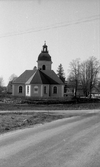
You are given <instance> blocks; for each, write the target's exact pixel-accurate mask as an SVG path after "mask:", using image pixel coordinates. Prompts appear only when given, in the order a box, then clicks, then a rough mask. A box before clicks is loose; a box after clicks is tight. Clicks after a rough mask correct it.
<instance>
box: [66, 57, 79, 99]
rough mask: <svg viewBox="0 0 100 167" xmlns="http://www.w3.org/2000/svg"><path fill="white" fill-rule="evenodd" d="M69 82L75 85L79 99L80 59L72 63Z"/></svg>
mask: <svg viewBox="0 0 100 167" xmlns="http://www.w3.org/2000/svg"><path fill="white" fill-rule="evenodd" d="M69 71H70V73H69V80H71V81H73V82H74V83H75V97H77V89H78V85H79V82H80V59H75V60H73V61H72V62H71V63H70V69H69Z"/></svg>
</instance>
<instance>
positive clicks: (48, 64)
mask: <svg viewBox="0 0 100 167" xmlns="http://www.w3.org/2000/svg"><path fill="white" fill-rule="evenodd" d="M51 64H52V62H51V61H38V69H42V66H43V65H45V67H46V70H51Z"/></svg>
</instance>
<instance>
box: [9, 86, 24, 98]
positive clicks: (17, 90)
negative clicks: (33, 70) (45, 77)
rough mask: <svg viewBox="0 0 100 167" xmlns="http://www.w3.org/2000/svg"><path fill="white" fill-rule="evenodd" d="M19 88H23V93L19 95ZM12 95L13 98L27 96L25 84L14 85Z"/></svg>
mask: <svg viewBox="0 0 100 167" xmlns="http://www.w3.org/2000/svg"><path fill="white" fill-rule="evenodd" d="M19 86H22V93H19ZM12 95H13V96H25V85H24V84H13V87H12Z"/></svg>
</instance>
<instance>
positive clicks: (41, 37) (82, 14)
mask: <svg viewBox="0 0 100 167" xmlns="http://www.w3.org/2000/svg"><path fill="white" fill-rule="evenodd" d="M44 41H46V44H47V45H48V50H49V54H50V55H51V57H52V61H53V65H52V69H53V70H54V71H55V72H56V70H57V68H58V66H59V64H60V63H61V64H62V65H63V68H64V71H65V74H66V76H67V74H68V69H69V64H70V62H71V61H72V60H73V59H76V58H80V59H81V60H82V61H83V60H85V59H87V58H89V57H90V56H95V57H96V58H97V59H100V0H0V77H3V79H4V83H5V85H7V83H8V80H9V77H10V76H11V74H13V73H14V74H16V75H17V76H19V75H20V74H21V73H22V72H24V71H25V70H30V69H33V67H34V66H37V62H36V61H37V58H38V55H39V54H40V52H41V49H42V46H43V44H44Z"/></svg>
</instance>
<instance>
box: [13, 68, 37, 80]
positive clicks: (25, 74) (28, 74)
mask: <svg viewBox="0 0 100 167" xmlns="http://www.w3.org/2000/svg"><path fill="white" fill-rule="evenodd" d="M34 73H35V70H26V71H24V72H23V73H22V74H21V75H20V76H19V77H18V78H17V79H16V80H15V81H14V82H13V83H25V82H27V80H28V79H29V78H30V77H31V76H32V75H33V74H34Z"/></svg>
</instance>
